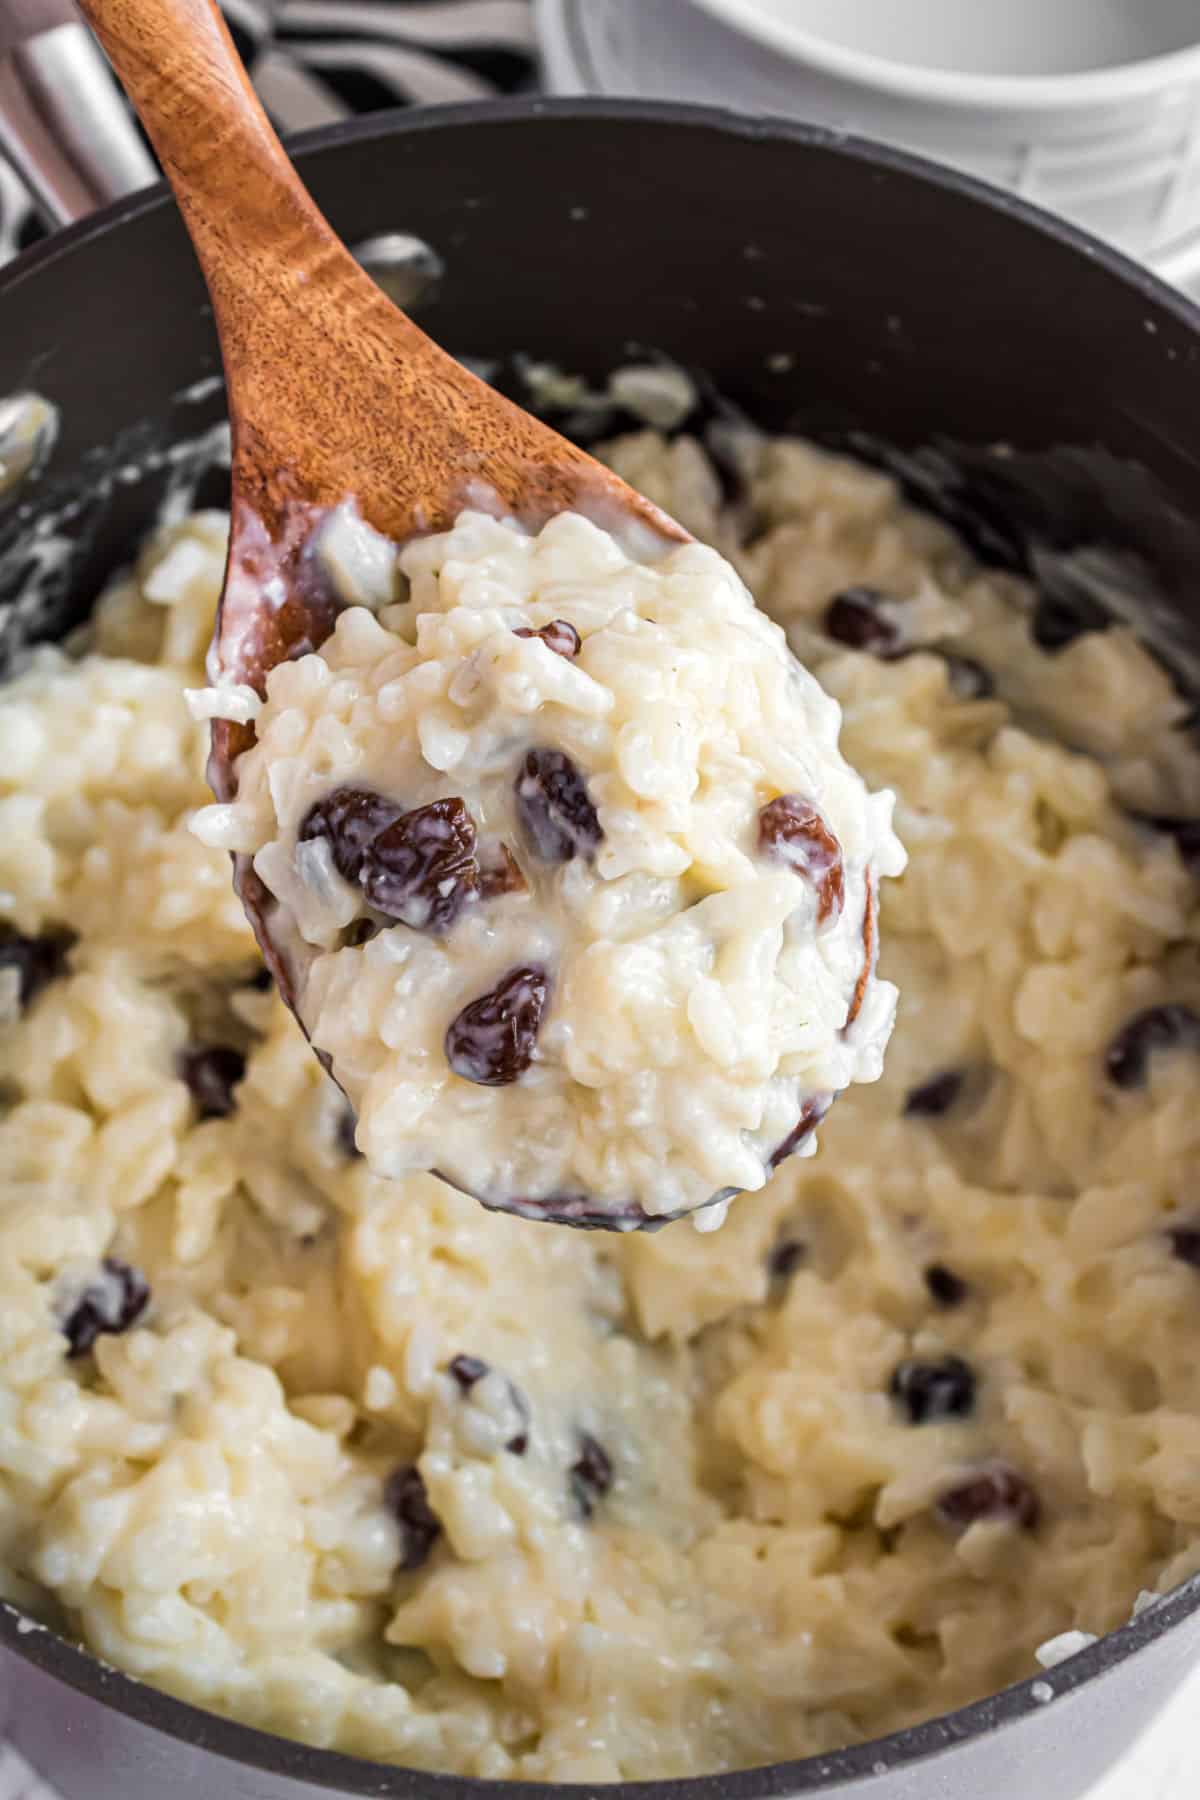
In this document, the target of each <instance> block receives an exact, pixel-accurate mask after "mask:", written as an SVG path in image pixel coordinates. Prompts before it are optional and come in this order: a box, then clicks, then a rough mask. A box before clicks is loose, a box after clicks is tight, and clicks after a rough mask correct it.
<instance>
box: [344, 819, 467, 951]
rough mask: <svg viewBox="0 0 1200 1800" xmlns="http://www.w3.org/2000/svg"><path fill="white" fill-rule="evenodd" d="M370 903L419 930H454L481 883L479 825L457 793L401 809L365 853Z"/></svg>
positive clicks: (363, 878)
mask: <svg viewBox="0 0 1200 1800" xmlns="http://www.w3.org/2000/svg"><path fill="white" fill-rule="evenodd" d="M358 880H359V886H360V887H361V888H362V891H363V893H364V895H365V896H366V900H367V904H368V905H369V906H373V907H374V908H375V910H376V912H380V913H383V915H384V917H385V918H388V919H397V920H399V922H400V923H401V924H403V925H408V926H410V927H411V928H412V929H413V930H414V931H434V932H438V933H442V932H445V931H448V930H449V929H450V927H451V925H453V923H454V921H455V919H457V917H458V915H459V913H460V912H461V911H462V909H463V907H464V906H465V905H466V904H467V902H468V901H469V900H473V899H474V898H475V895H476V893H477V892H478V889H479V865H478V864H477V862H476V861H475V825H474V821H473V820H472V818H471V815H470V813H469V812H468V811H467V809H466V807H465V806H464V805H463V802H462V801H461V800H460V799H458V798H457V797H454V798H451V799H447V800H433V801H431V802H430V804H429V805H428V806H418V807H416V808H415V809H414V810H413V811H412V812H406V813H401V814H400V817H399V818H398V819H394V820H393V821H392V823H391V824H390V825H388V826H387V827H386V828H385V829H384V830H383V831H381V832H379V833H378V835H377V836H376V837H374V838H372V839H371V842H370V843H369V844H368V845H367V846H366V848H365V849H364V851H363V854H362V862H361V865H360V868H359V876H358Z"/></svg>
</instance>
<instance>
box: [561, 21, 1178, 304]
mask: <svg viewBox="0 0 1200 1800" xmlns="http://www.w3.org/2000/svg"><path fill="white" fill-rule="evenodd" d="M540 17H541V25H542V31H543V38H544V43H545V51H546V65H547V75H548V78H549V81H550V84H551V85H552V86H554V87H556V88H558V90H559V91H562V92H588V91H590V92H599V93H606V94H637V95H642V96H643V97H646V98H658V97H667V98H673V99H690V100H701V101H707V102H710V103H714V102H715V103H718V104H722V103H723V104H725V105H728V106H733V107H736V108H738V109H739V110H742V111H749V112H773V113H783V114H786V115H790V116H793V117H803V118H806V119H812V120H815V121H816V122H818V123H822V124H827V125H831V126H834V127H836V128H839V129H842V130H847V131H855V132H861V133H862V134H864V135H865V136H868V137H875V138H882V139H885V140H887V141H890V142H892V143H897V144H902V145H904V146H905V147H906V148H908V149H912V150H916V151H918V152H920V153H921V154H923V155H926V156H932V157H935V158H937V159H938V160H940V161H942V162H947V163H951V164H954V165H956V166H957V167H959V168H964V169H967V170H969V171H970V172H971V173H973V174H976V175H979V176H982V177H983V178H984V179H985V180H989V181H993V182H996V183H997V184H999V185H1001V186H1005V187H1009V188H1011V189H1013V190H1014V191H1015V192H1017V193H1020V194H1022V195H1024V196H1025V197H1026V198H1027V199H1030V200H1033V201H1035V202H1037V203H1038V204H1040V205H1043V206H1046V207H1049V208H1050V209H1051V210H1053V211H1055V212H1059V213H1062V214H1064V215H1066V216H1067V217H1069V218H1072V219H1074V220H1075V221H1076V222H1077V223H1079V224H1081V225H1084V226H1086V227H1087V228H1088V229H1089V230H1091V231H1094V232H1096V233H1097V235H1099V236H1101V237H1105V238H1108V239H1109V240H1110V241H1112V242H1114V243H1117V244H1119V245H1120V246H1121V247H1122V248H1123V249H1125V250H1127V251H1129V252H1131V253H1132V254H1133V255H1136V256H1138V257H1140V258H1142V259H1143V260H1144V261H1147V262H1150V263H1152V264H1153V266H1154V267H1155V268H1156V269H1157V270H1158V271H1159V273H1161V274H1163V275H1165V276H1166V277H1167V278H1168V279H1169V280H1173V281H1176V282H1178V283H1179V284H1181V285H1185V286H1193V285H1196V284H1200V0H1124V3H1123V4H1122V3H1121V0H1116V3H1115V4H1114V3H1113V0H1001V3H1000V4H994V3H993V0H906V3H905V0H540Z"/></svg>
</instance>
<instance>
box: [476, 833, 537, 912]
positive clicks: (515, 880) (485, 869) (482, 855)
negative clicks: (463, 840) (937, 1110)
mask: <svg viewBox="0 0 1200 1800" xmlns="http://www.w3.org/2000/svg"><path fill="white" fill-rule="evenodd" d="M478 861H479V898H480V899H481V900H498V899H499V898H500V895H501V894H523V893H524V892H525V889H526V886H527V885H528V884H527V883H526V880H525V877H524V875H522V873H521V865H520V864H519V863H518V861H517V859H516V857H515V856H514V855H513V853H512V851H511V850H510V849H509V847H508V845H507V844H499V843H492V844H481V845H480V847H479V855H478Z"/></svg>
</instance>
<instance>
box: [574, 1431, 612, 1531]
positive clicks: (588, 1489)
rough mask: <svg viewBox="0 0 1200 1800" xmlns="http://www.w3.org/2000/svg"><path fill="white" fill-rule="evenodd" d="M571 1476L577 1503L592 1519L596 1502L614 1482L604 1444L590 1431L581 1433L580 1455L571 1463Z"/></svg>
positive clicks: (587, 1516) (580, 1509)
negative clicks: (597, 1440)
mask: <svg viewBox="0 0 1200 1800" xmlns="http://www.w3.org/2000/svg"><path fill="white" fill-rule="evenodd" d="M570 1476H571V1493H572V1495H573V1496H574V1499H575V1504H576V1506H577V1507H578V1508H579V1511H580V1513H581V1514H582V1515H583V1517H584V1518H585V1519H590V1518H591V1516H592V1514H593V1513H594V1512H595V1510H596V1502H597V1501H598V1500H602V1499H603V1497H604V1495H605V1494H607V1492H608V1490H609V1488H610V1487H611V1486H612V1484H613V1466H612V1458H611V1457H610V1456H609V1454H608V1451H607V1450H606V1449H605V1448H604V1445H603V1444H599V1443H597V1442H596V1439H595V1438H594V1437H593V1436H592V1435H591V1433H590V1432H588V1431H581V1432H580V1434H579V1457H578V1460H577V1461H575V1462H573V1463H572V1464H571V1468H570Z"/></svg>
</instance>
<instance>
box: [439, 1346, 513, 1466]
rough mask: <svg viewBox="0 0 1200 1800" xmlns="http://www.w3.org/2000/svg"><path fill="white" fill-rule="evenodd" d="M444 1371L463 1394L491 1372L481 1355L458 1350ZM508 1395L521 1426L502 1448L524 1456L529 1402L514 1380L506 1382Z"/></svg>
mask: <svg viewBox="0 0 1200 1800" xmlns="http://www.w3.org/2000/svg"><path fill="white" fill-rule="evenodd" d="M446 1373H447V1374H448V1375H452V1376H453V1377H454V1379H455V1381H457V1383H458V1385H459V1387H460V1388H461V1389H462V1391H463V1393H464V1394H469V1393H470V1391H471V1389H472V1388H473V1387H474V1386H475V1384H476V1382H477V1381H482V1380H483V1378H484V1376H485V1375H489V1374H490V1373H491V1364H490V1363H486V1362H484V1360H483V1358H482V1356H467V1355H465V1354H464V1353H463V1352H461V1351H460V1352H459V1354H458V1355H457V1356H453V1357H451V1359H450V1361H449V1362H448V1363H447V1364H446ZM508 1397H509V1399H510V1400H511V1401H512V1405H513V1410H514V1412H516V1414H517V1415H518V1417H519V1418H520V1420H521V1427H520V1429H519V1430H518V1431H516V1432H515V1433H514V1434H513V1436H512V1437H510V1438H509V1440H508V1442H507V1443H506V1444H505V1446H504V1448H505V1449H506V1450H507V1451H509V1453H510V1454H511V1455H513V1456H524V1454H525V1452H526V1450H528V1448H529V1421H530V1412H529V1402H528V1400H526V1398H525V1396H524V1394H523V1393H522V1392H521V1390H520V1388H519V1387H518V1386H517V1384H516V1382H515V1381H510V1382H509V1383H508Z"/></svg>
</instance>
